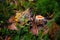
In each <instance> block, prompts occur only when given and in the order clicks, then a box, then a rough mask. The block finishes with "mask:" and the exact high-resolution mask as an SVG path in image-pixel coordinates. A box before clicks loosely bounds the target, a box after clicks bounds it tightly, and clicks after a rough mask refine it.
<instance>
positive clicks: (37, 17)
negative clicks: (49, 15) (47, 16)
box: [36, 15, 44, 20]
mask: <svg viewBox="0 0 60 40" xmlns="http://www.w3.org/2000/svg"><path fill="white" fill-rule="evenodd" d="M36 19H37V20H43V19H44V17H43V16H41V15H37V16H36Z"/></svg>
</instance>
